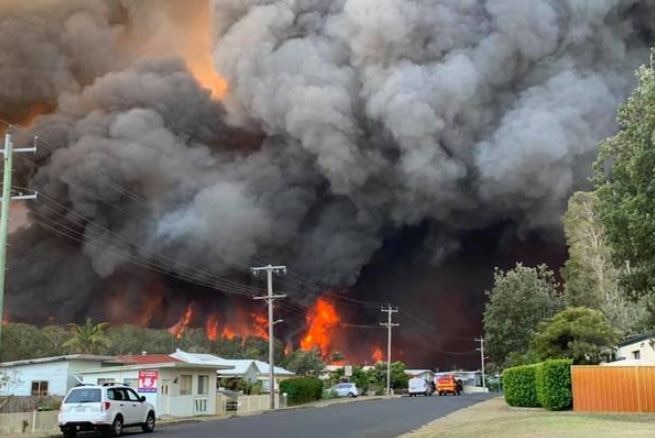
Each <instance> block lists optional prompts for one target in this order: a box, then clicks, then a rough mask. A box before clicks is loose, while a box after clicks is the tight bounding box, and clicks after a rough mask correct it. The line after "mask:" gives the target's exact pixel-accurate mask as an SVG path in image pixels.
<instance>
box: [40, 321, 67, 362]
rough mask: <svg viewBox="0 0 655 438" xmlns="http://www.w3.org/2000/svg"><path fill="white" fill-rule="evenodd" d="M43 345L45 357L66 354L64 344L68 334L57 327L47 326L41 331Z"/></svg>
mask: <svg viewBox="0 0 655 438" xmlns="http://www.w3.org/2000/svg"><path fill="white" fill-rule="evenodd" d="M41 334H42V335H43V341H44V344H45V356H60V355H63V354H65V353H66V349H65V348H64V344H65V343H66V341H68V339H70V334H69V333H68V332H67V331H66V329H64V328H63V327H61V326H59V325H48V326H45V327H43V328H42V329H41Z"/></svg>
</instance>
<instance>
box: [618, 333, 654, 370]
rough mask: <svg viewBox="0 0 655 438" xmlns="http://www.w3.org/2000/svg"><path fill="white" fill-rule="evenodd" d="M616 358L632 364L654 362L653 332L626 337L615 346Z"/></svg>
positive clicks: (650, 363) (651, 363)
mask: <svg viewBox="0 0 655 438" xmlns="http://www.w3.org/2000/svg"><path fill="white" fill-rule="evenodd" d="M616 358H617V362H622V361H625V362H626V363H627V362H630V363H631V364H632V365H635V364H649V365H653V364H655V334H650V335H640V336H632V337H629V338H626V339H625V340H623V341H622V342H620V343H619V344H618V345H617V346H616ZM613 363H615V362H613Z"/></svg>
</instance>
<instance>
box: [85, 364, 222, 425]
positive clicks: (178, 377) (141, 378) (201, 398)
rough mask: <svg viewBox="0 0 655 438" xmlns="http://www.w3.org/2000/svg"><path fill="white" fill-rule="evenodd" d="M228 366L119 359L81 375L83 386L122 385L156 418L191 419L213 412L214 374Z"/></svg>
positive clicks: (214, 401)
mask: <svg viewBox="0 0 655 438" xmlns="http://www.w3.org/2000/svg"><path fill="white" fill-rule="evenodd" d="M227 368H229V365H217V364H207V363H199V362H185V361H181V360H178V359H175V358H173V357H171V356H169V355H165V354H152V355H147V354H145V355H141V356H119V357H118V358H116V359H114V360H112V361H110V362H105V363H104V365H103V366H102V367H99V368H96V369H91V370H86V371H84V372H82V373H81V375H82V380H83V382H84V383H86V384H93V385H99V384H106V383H122V384H125V385H129V386H131V387H133V388H134V389H135V390H136V391H137V392H139V394H141V395H143V396H145V397H146V400H148V402H150V403H152V404H153V405H154V406H155V410H156V412H157V415H158V416H160V417H161V416H171V417H191V416H197V415H214V413H215V412H216V378H217V377H216V372H217V370H223V369H227Z"/></svg>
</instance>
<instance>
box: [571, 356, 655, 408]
mask: <svg viewBox="0 0 655 438" xmlns="http://www.w3.org/2000/svg"><path fill="white" fill-rule="evenodd" d="M571 380H572V381H571V383H572V389H573V410H574V411H578V412H655V366H574V367H572V369H571Z"/></svg>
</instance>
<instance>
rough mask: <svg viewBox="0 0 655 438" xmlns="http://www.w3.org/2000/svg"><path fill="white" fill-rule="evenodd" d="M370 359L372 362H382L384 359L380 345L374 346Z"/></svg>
mask: <svg viewBox="0 0 655 438" xmlns="http://www.w3.org/2000/svg"><path fill="white" fill-rule="evenodd" d="M371 359H373V363H378V362H382V361H383V360H384V354H382V349H381V348H380V347H375V350H373V354H372V355H371Z"/></svg>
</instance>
